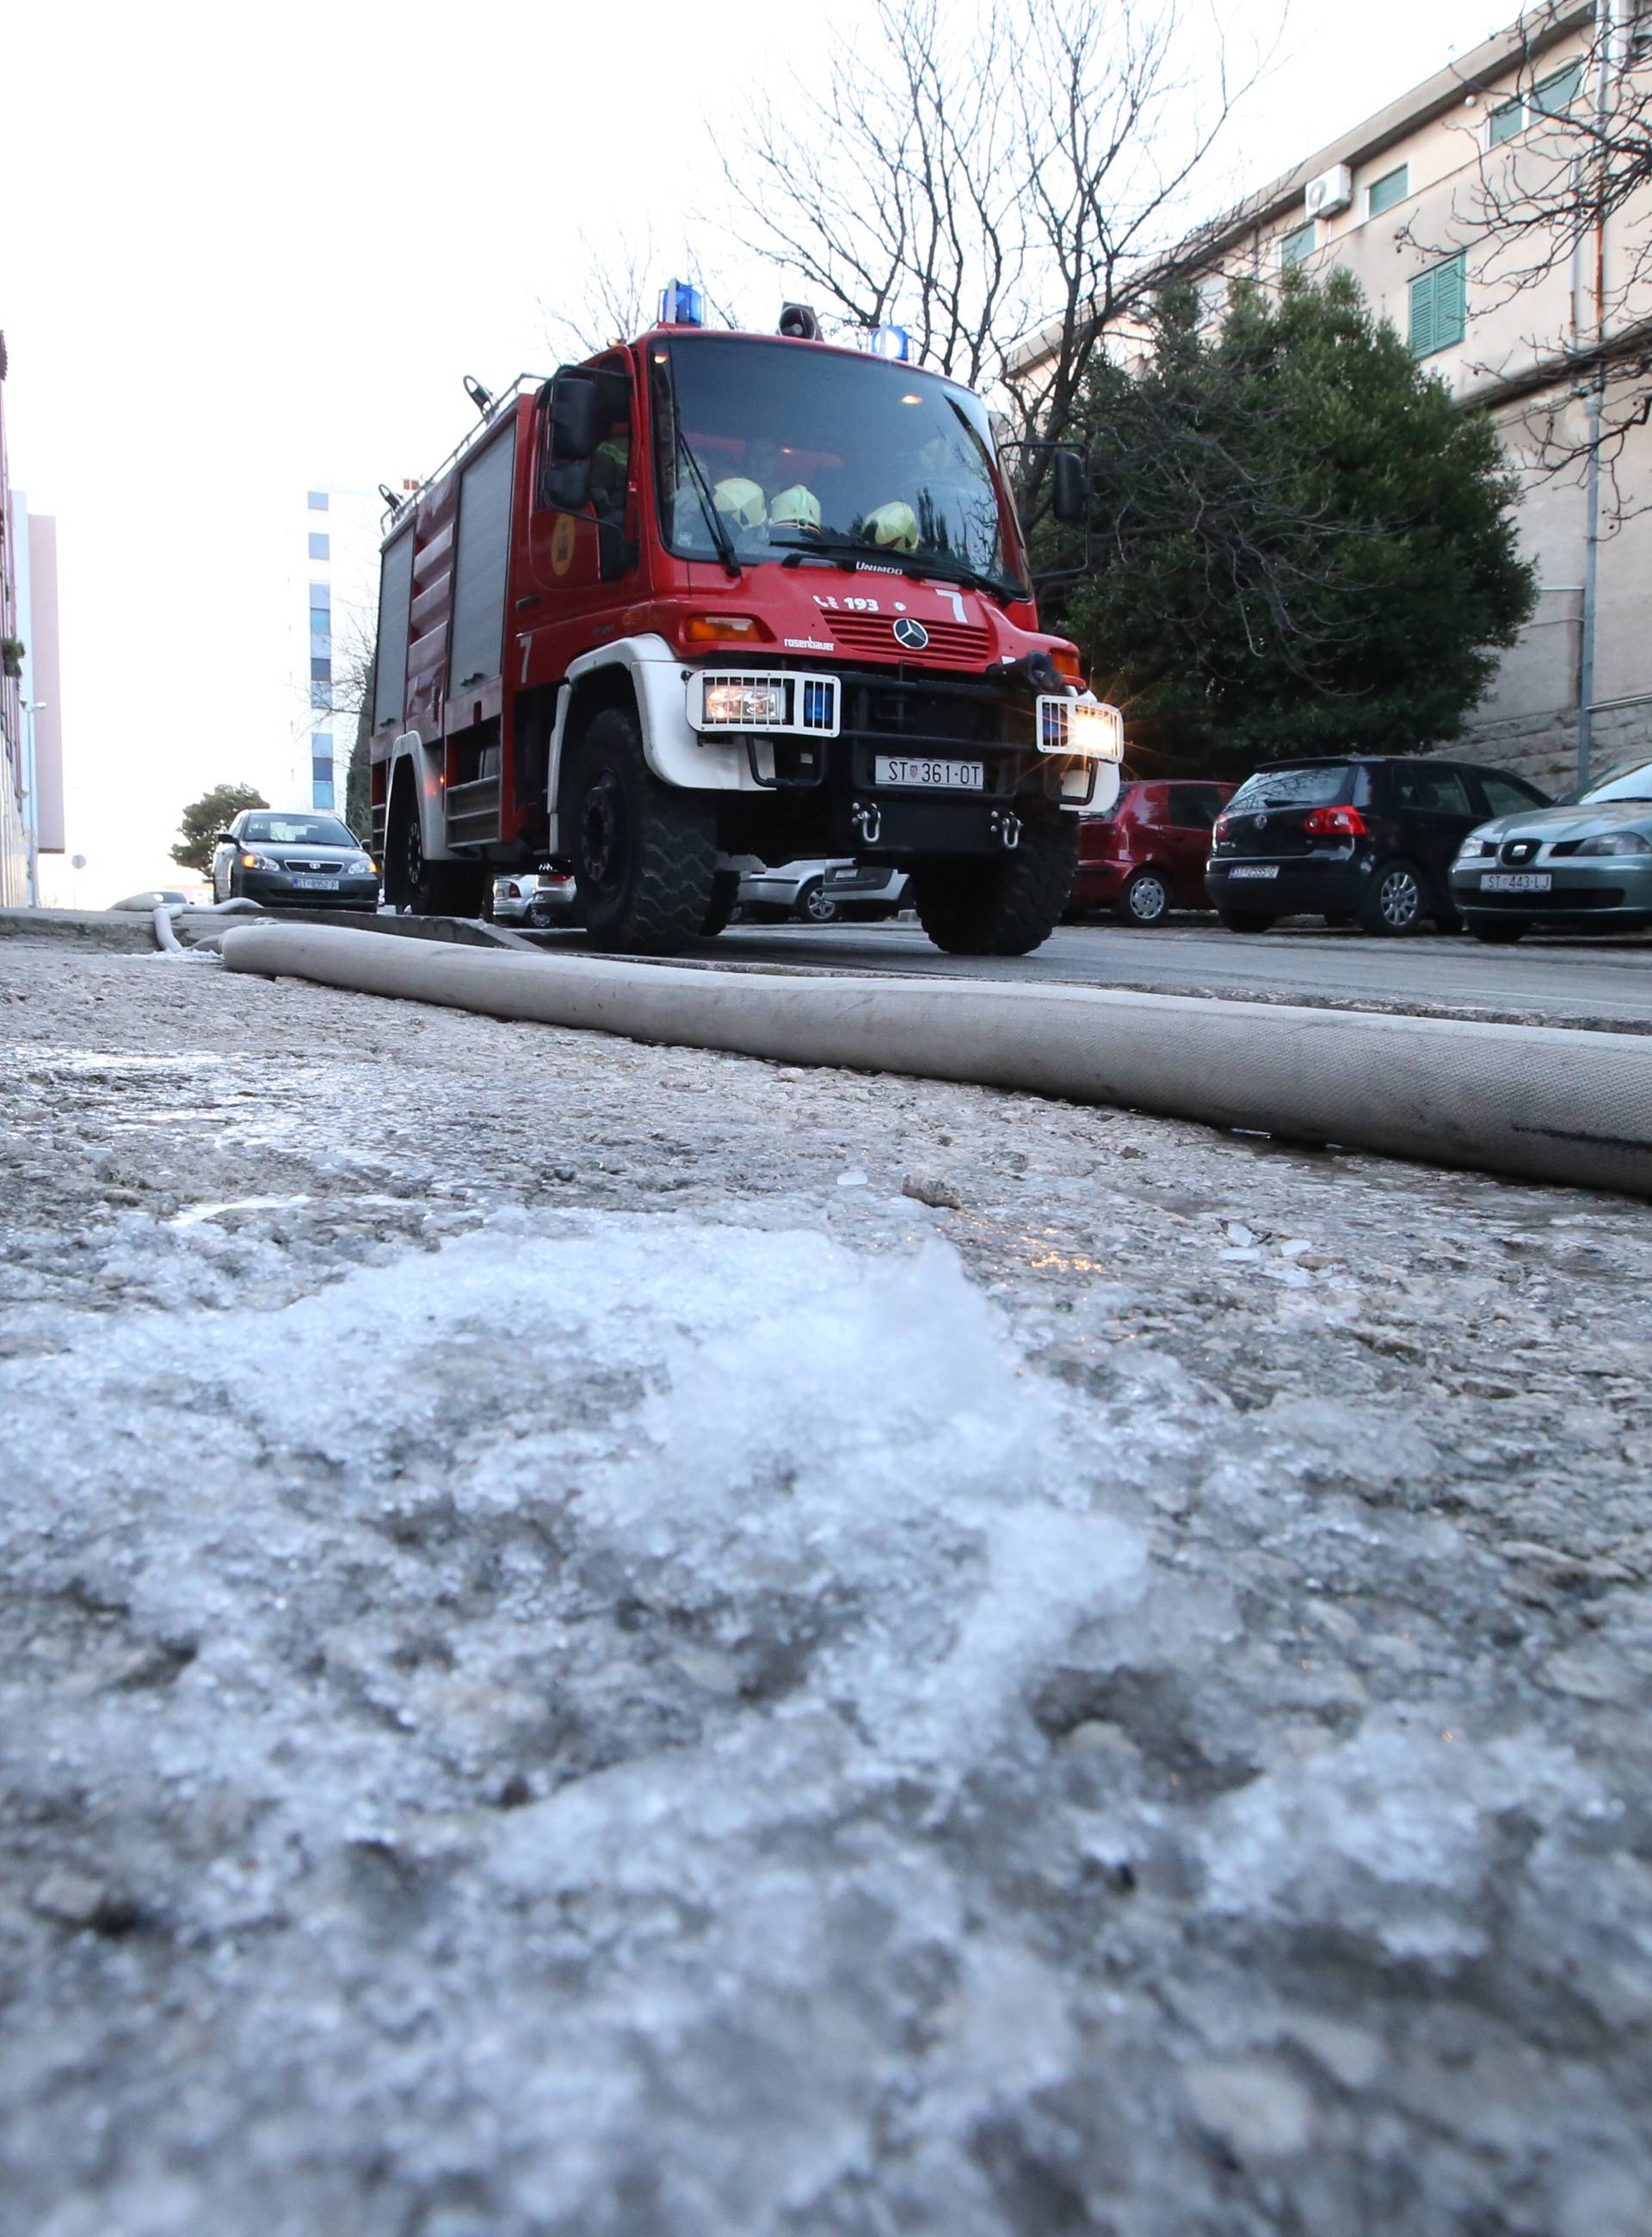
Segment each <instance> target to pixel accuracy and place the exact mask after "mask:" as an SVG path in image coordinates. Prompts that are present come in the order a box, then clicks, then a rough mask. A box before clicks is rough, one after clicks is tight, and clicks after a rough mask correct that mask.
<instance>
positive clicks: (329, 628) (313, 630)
mask: <svg viewBox="0 0 1652 2237" xmlns="http://www.w3.org/2000/svg"><path fill="white" fill-rule="evenodd" d="M310 635H311V636H312V637H325V638H326V639H327V643H329V644H330V643H332V642H333V617H332V615H331V614H330V613H328V611H327V608H326V607H325V606H312V607H311V608H310ZM317 650H318V651H319V650H320V647H319V646H318V647H317Z"/></svg>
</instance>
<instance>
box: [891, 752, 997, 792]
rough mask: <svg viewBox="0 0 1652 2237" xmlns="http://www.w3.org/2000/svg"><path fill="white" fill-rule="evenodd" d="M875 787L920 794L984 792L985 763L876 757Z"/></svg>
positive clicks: (985, 781) (893, 755)
mask: <svg viewBox="0 0 1652 2237" xmlns="http://www.w3.org/2000/svg"><path fill="white" fill-rule="evenodd" d="M872 782H874V784H904V785H912V786H915V787H916V788H917V789H918V790H919V791H921V792H985V790H986V789H987V765H986V763H985V762H920V761H909V760H908V759H907V758H906V756H904V755H902V754H879V755H878V756H877V758H876V771H875V774H874V775H873V779H872Z"/></svg>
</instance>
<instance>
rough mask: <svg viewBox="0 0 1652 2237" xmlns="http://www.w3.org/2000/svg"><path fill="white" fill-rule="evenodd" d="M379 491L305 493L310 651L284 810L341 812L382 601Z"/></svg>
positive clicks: (298, 680)
mask: <svg viewBox="0 0 1652 2237" xmlns="http://www.w3.org/2000/svg"><path fill="white" fill-rule="evenodd" d="M383 510H384V500H383V499H382V498H380V496H379V494H378V492H376V491H374V490H366V489H352V488H347V487H344V486H341V485H337V484H324V485H321V486H320V487H319V488H315V489H311V490H307V492H305V504H304V522H303V525H302V527H301V529H298V530H296V531H295V538H296V536H297V535H302V537H303V538H304V545H303V550H304V555H305V556H304V563H303V573H302V581H303V585H304V596H305V604H304V605H303V607H302V608H297V604H296V595H295V596H294V606H295V609H296V612H297V613H298V614H301V616H302V617H303V621H304V632H303V641H304V643H305V646H306V650H304V651H303V652H301V653H297V654H295V657H294V668H295V670H297V675H296V677H295V684H296V689H295V692H294V699H295V701H296V703H297V704H298V706H299V707H300V708H301V709H303V710H304V711H303V716H302V720H301V722H300V723H298V724H297V725H296V726H295V728H296V736H297V751H296V754H295V756H294V766H293V767H292V769H290V771H289V773H288V783H287V789H286V792H285V793H284V795H283V804H290V805H292V806H298V805H300V804H306V805H307V806H309V807H312V808H337V809H339V810H340V811H341V810H342V808H343V807H344V780H345V772H346V770H347V768H348V766H349V761H350V753H351V749H352V748H353V746H354V742H355V727H356V714H357V709H358V708H359V705H360V692H361V690H362V687H363V682H364V678H365V673H366V663H367V661H368V660H369V659H370V658H371V656H372V645H373V624H374V622H375V620H376V617H377V614H378V600H379V521H380V514H381V513H382V511H383Z"/></svg>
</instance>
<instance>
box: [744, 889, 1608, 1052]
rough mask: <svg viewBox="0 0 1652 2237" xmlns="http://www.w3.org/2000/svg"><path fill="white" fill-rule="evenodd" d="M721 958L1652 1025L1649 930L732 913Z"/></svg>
mask: <svg viewBox="0 0 1652 2237" xmlns="http://www.w3.org/2000/svg"><path fill="white" fill-rule="evenodd" d="M704 954H705V956H706V957H707V958H708V959H710V957H711V956H713V955H715V957H716V959H717V961H718V962H720V963H748V964H774V963H783V964H790V965H793V966H795V967H803V968H813V969H816V970H828V971H846V970H852V971H876V972H902V973H912V972H917V973H939V974H941V975H942V976H945V977H948V978H953V977H963V978H988V979H1002V978H1006V977H1010V976H1014V977H1026V978H1029V979H1034V980H1055V981H1061V982H1065V983H1067V984H1069V985H1077V986H1087V987H1133V988H1141V989H1143V990H1145V991H1147V992H1150V993H1173V994H1211V995H1217V996H1219V997H1222V998H1224V999H1226V1000H1245V1001H1259V1002H1308V1003H1311V1004H1325V1005H1328V1006H1332V1007H1335V1008H1338V1009H1382V1010H1399V1011H1405V1012H1409V1013H1415V1014H1418V1015H1423V1016H1433V1015H1443V1016H1453V1017H1477V1018H1489V1019H1498V1020H1510V1021H1512V1022H1515V1023H1518V1024H1542V1025H1556V1026H1595V1027H1597V1028H1602V1029H1605V1030H1607V1031H1610V1032H1616V1033H1652V937H1649V936H1646V935H1641V936H1637V937H1634V938H1629V939H1624V940H1604V941H1602V940H1576V939H1573V940H1565V939H1553V940H1542V939H1534V940H1524V941H1523V942H1522V943H1521V945H1520V946H1519V947H1514V948H1493V947H1483V946H1482V945H1481V944H1480V943H1479V942H1478V941H1477V940H1470V939H1467V938H1465V937H1464V936H1462V935H1457V936H1456V937H1437V936H1434V935H1431V934H1423V935H1421V936H1419V937H1417V938H1416V939H1412V940H1373V939H1371V938H1369V937H1368V936H1367V935H1365V934H1362V933H1358V932H1353V931H1349V932H1332V931H1328V930H1325V929H1324V928H1322V927H1318V926H1307V925H1304V926H1301V927H1292V926H1285V927H1280V928H1279V929H1278V930H1276V931H1273V932H1268V933H1259V934H1238V933H1231V932H1225V931H1223V930H1222V929H1221V928H1220V927H1217V926H1214V925H1213V924H1211V923H1210V922H1209V921H1207V920H1200V919H1198V918H1191V917H1190V918H1185V919H1183V920H1181V921H1178V922H1173V923H1171V924H1169V925H1166V926H1164V927H1160V928H1159V929H1157V930H1154V931H1138V930H1134V929H1133V928H1130V927H1126V926H1122V925H1095V924H1083V925H1064V926H1063V927H1061V929H1060V930H1059V931H1058V932H1056V933H1054V934H1053V935H1052V936H1051V938H1050V939H1049V940H1047V941H1046V942H1045V944H1044V946H1043V947H1041V948H1039V949H1038V950H1037V952H1036V953H1035V954H1032V955H1028V956H1024V957H1021V958H1020V959H1019V960H1014V961H1006V960H1003V959H1002V958H999V957H992V958H986V959H981V958H976V957H971V956H956V955H943V954H941V953H940V951H939V950H938V949H937V948H935V947H931V946H930V944H929V942H928V940H926V939H925V937H924V935H923V934H922V932H921V931H920V930H919V928H918V927H917V926H916V925H915V924H902V923H895V924H862V925H843V926H831V927H815V926H803V925H796V926H792V925H778V926H767V925H765V926H762V927H757V926H743V925H736V926H734V927H731V928H730V930H729V931H728V932H725V933H724V934H723V936H722V938H721V939H720V940H717V942H716V943H715V945H713V944H711V943H709V942H708V943H707V945H706V947H705V949H704Z"/></svg>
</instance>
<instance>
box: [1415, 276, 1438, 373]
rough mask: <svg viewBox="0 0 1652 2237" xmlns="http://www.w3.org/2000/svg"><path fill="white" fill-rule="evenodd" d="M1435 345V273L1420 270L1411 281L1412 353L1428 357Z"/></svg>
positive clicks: (1416, 355)
mask: <svg viewBox="0 0 1652 2237" xmlns="http://www.w3.org/2000/svg"><path fill="white" fill-rule="evenodd" d="M1434 346H1435V344H1434V274H1432V273H1431V272H1419V273H1418V274H1417V277H1416V279H1415V280H1412V282H1411V355H1412V356H1413V357H1427V356H1428V354H1429V353H1430V352H1431V350H1432V349H1433V347H1434Z"/></svg>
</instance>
